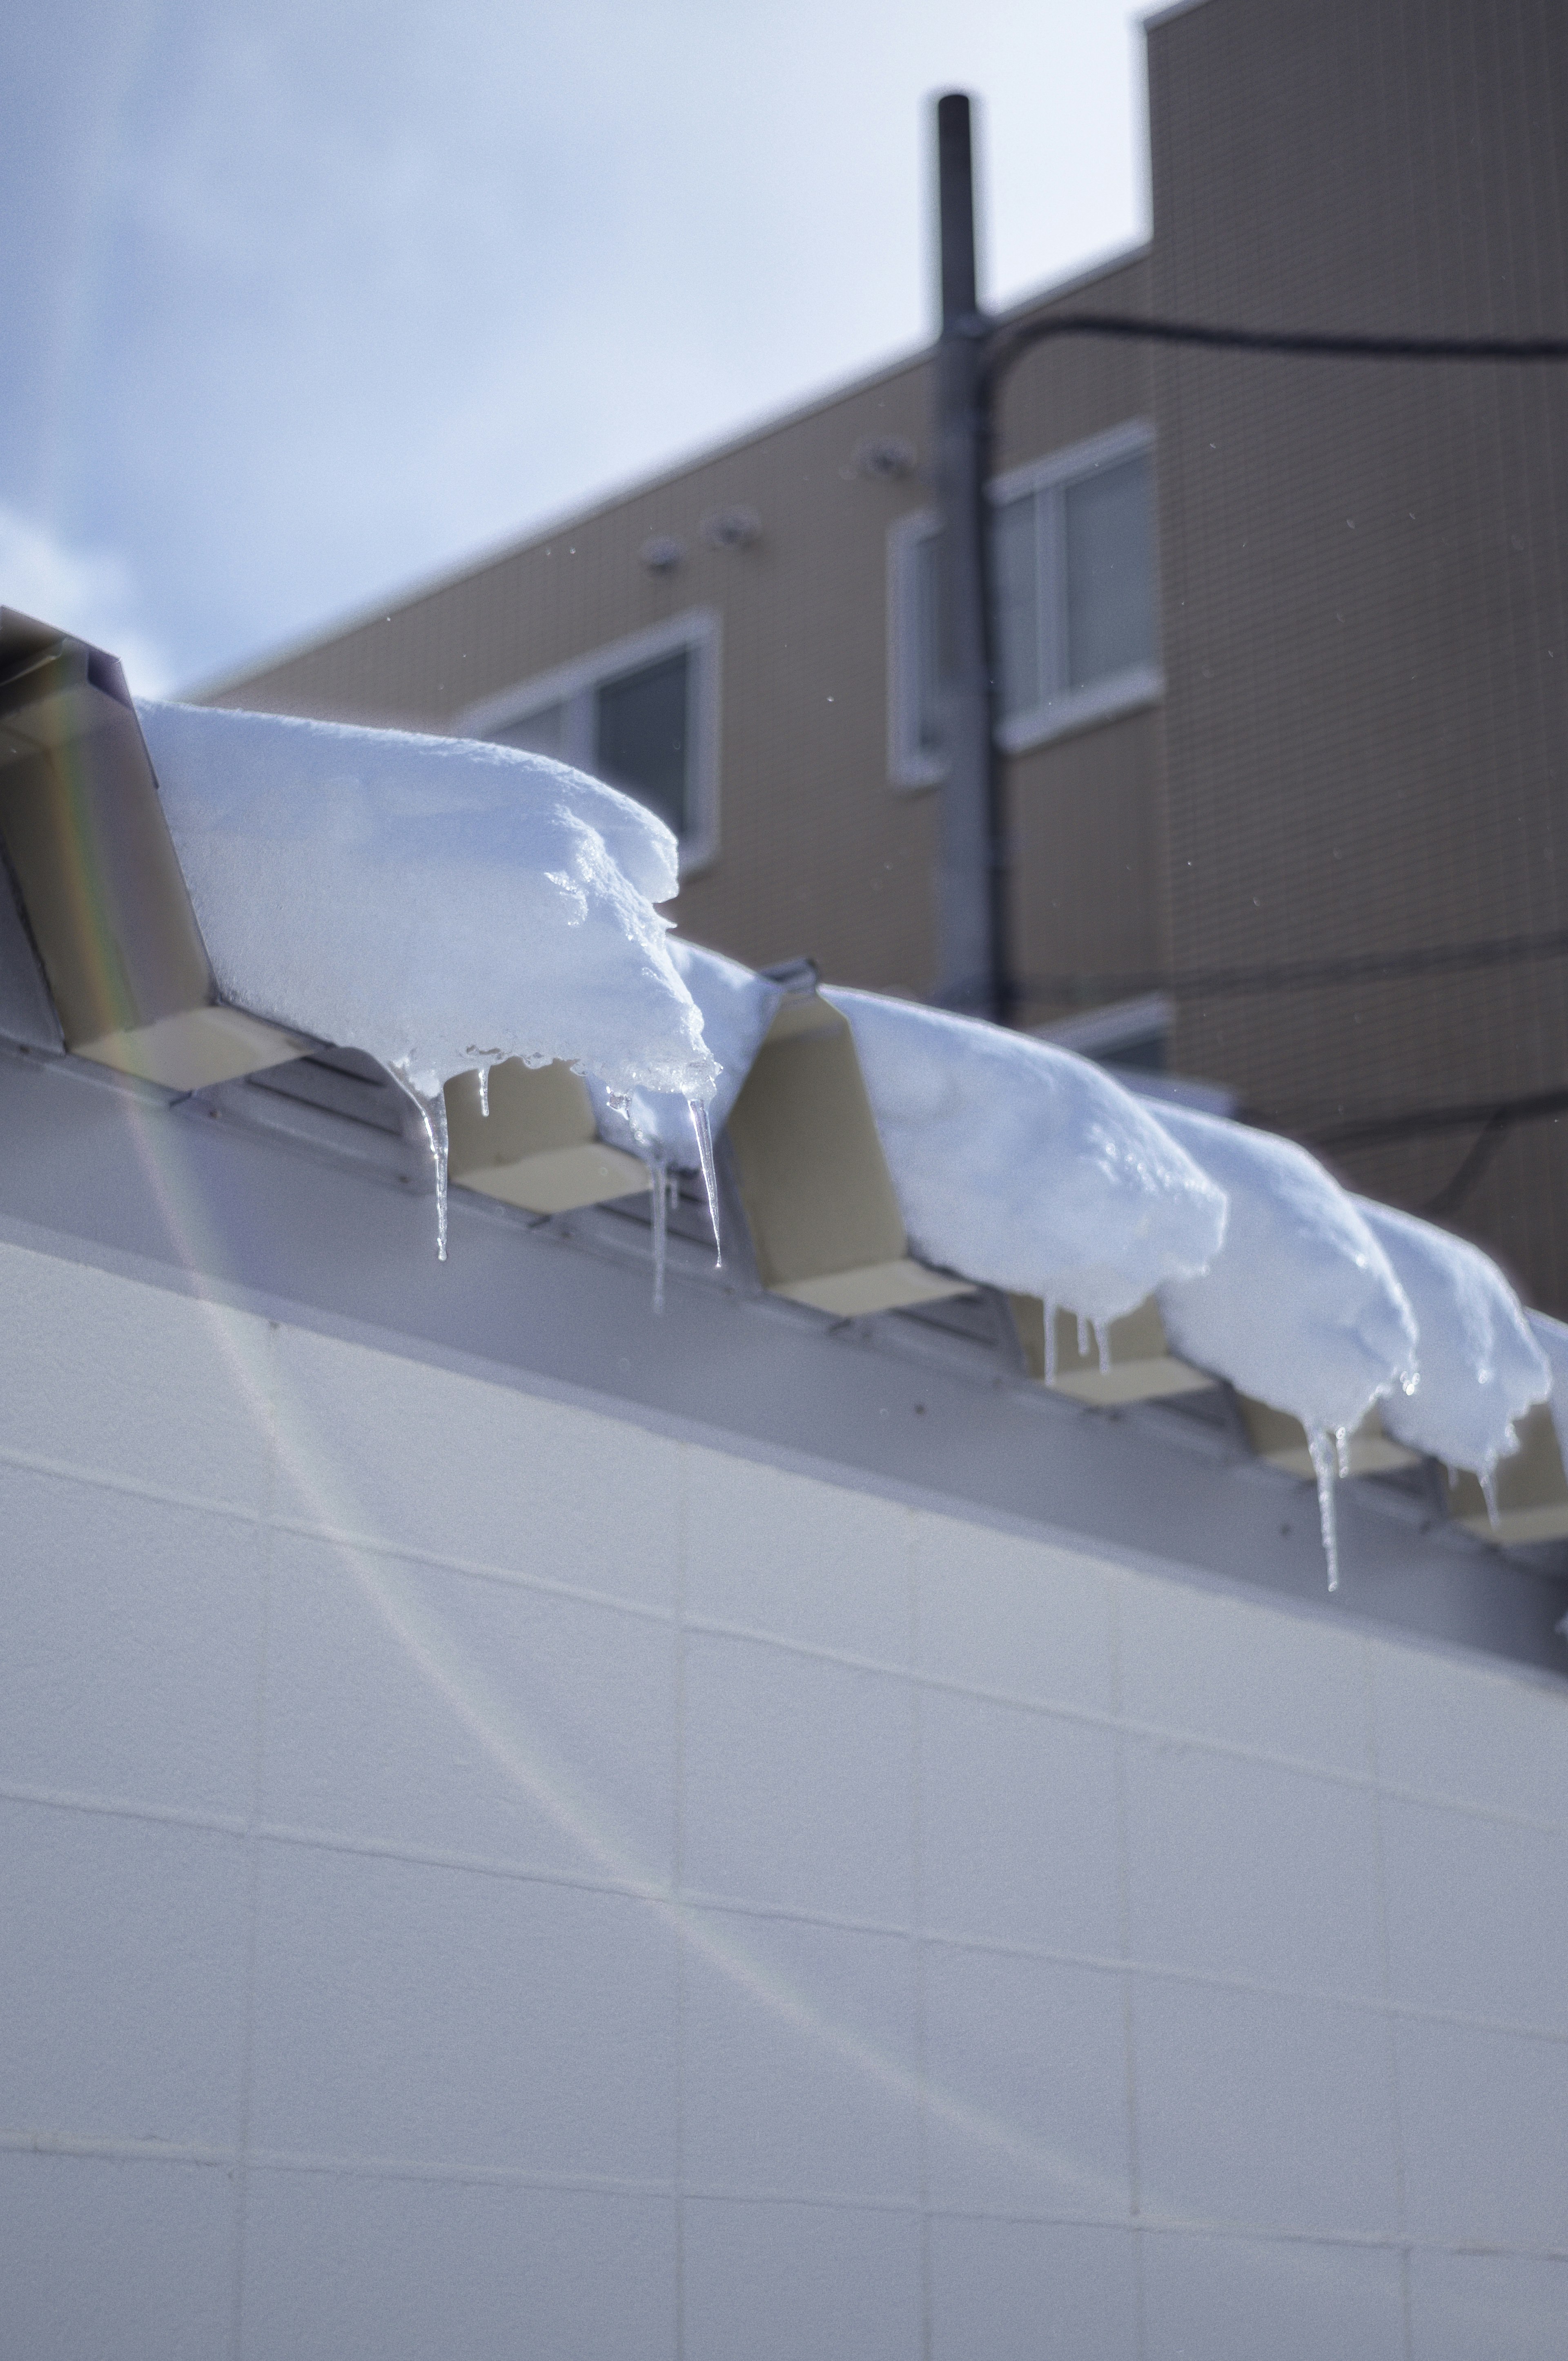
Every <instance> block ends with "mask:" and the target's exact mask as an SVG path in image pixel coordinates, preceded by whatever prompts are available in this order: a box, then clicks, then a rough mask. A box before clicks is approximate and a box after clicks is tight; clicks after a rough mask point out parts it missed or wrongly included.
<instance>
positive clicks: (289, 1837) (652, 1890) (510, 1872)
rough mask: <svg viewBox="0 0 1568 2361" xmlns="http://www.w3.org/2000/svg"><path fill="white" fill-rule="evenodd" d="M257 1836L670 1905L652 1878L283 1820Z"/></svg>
mask: <svg viewBox="0 0 1568 2361" xmlns="http://www.w3.org/2000/svg"><path fill="white" fill-rule="evenodd" d="M257 1834H258V1836H259V1837H261V1838H263V1839H265V1840H266V1841H267V1842H268V1843H269V1844H281V1845H297V1846H299V1847H300V1848H301V1849H302V1850H307V1851H311V1852H341V1853H353V1854H356V1855H359V1856H361V1857H363V1858H364V1859H366V1860H368V1861H402V1862H405V1863H407V1865H408V1866H409V1867H410V1868H412V1869H450V1870H457V1871H461V1872H465V1873H466V1874H467V1875H469V1876H473V1877H500V1878H507V1879H510V1881H511V1882H512V1883H516V1884H521V1885H559V1886H565V1887H567V1888H568V1889H569V1890H570V1891H572V1892H573V1893H577V1894H623V1895H625V1896H627V1897H628V1898H629V1899H630V1900H631V1901H635V1902H662V1903H664V1904H668V1903H670V1902H671V1901H672V1899H673V1898H674V1897H673V1893H672V1889H671V1888H670V1887H669V1886H668V1885H663V1884H660V1883H658V1882H657V1881H656V1880H654V1879H641V1878H630V1877H627V1878H618V1877H603V1876H596V1875H591V1874H589V1873H587V1872H576V1871H573V1870H569V1869H553V1868H550V1867H548V1866H546V1865H545V1864H544V1863H543V1862H539V1861H508V1860H507V1859H505V1858H504V1857H503V1856H500V1855H494V1854H489V1853H466V1852H451V1851H448V1850H446V1849H445V1848H444V1846H441V1845H420V1844H408V1843H405V1842H403V1841H402V1840H401V1839H399V1838H393V1837H386V1838H382V1837H363V1836H355V1835H352V1834H345V1833H344V1832H342V1831H340V1830H337V1829H334V1828H299V1827H295V1826H292V1825H291V1823H289V1822H288V1821H284V1820H263V1821H261V1822H259V1823H258V1828H257Z"/></svg>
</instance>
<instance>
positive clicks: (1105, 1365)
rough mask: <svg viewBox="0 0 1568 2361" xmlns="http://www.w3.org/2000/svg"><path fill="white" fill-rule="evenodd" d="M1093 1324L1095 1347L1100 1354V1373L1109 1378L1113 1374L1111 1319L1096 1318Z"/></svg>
mask: <svg viewBox="0 0 1568 2361" xmlns="http://www.w3.org/2000/svg"><path fill="white" fill-rule="evenodd" d="M1092 1325H1093V1329H1094V1343H1095V1348H1096V1350H1097V1351H1098V1353H1099V1355H1100V1374H1101V1376H1102V1378H1108V1377H1109V1376H1110V1374H1111V1323H1110V1322H1109V1320H1096V1321H1095V1322H1094V1323H1092Z"/></svg>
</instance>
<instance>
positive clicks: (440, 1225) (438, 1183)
mask: <svg viewBox="0 0 1568 2361" xmlns="http://www.w3.org/2000/svg"><path fill="white" fill-rule="evenodd" d="M392 1077H393V1080H394V1081H395V1082H397V1083H398V1084H399V1086H400V1088H401V1089H402V1090H403V1091H404V1092H405V1093H407V1095H408V1096H409V1097H410V1098H411V1099H412V1101H413V1103H414V1104H415V1106H416V1107H418V1109H419V1118H420V1121H421V1123H422V1124H423V1126H424V1136H425V1137H426V1139H427V1140H429V1142H430V1153H431V1160H432V1161H433V1164H434V1166H435V1259H436V1261H437V1262H444V1261H445V1260H446V1093H445V1092H444V1091H443V1090H441V1089H440V1088H439V1087H438V1088H437V1090H436V1092H435V1094H434V1096H433V1097H432V1098H427V1097H426V1096H425V1094H424V1093H423V1092H422V1091H421V1090H416V1088H415V1087H414V1083H413V1080H412V1078H411V1075H410V1072H409V1070H408V1068H407V1066H406V1065H404V1064H403V1063H402V1062H401V1061H400V1062H399V1063H398V1064H397V1065H395V1066H394V1067H393V1068H392Z"/></svg>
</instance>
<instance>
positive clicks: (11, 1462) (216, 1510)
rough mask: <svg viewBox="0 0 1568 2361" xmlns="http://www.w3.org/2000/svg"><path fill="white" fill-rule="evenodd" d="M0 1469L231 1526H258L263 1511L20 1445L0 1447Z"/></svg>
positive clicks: (264, 1515) (262, 1519) (233, 1501)
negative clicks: (227, 1522) (196, 1514)
mask: <svg viewBox="0 0 1568 2361" xmlns="http://www.w3.org/2000/svg"><path fill="white" fill-rule="evenodd" d="M0 1466H5V1467H16V1468H20V1469H21V1470H22V1471H23V1472H24V1473H26V1474H27V1475H31V1476H48V1477H52V1478H53V1479H54V1480H55V1481H56V1482H58V1483H65V1484H85V1485H87V1486H90V1487H91V1488H92V1489H93V1490H94V1491H99V1492H118V1493H123V1494H125V1495H126V1497H127V1498H128V1499H136V1500H155V1501H157V1502H158V1503H159V1506H160V1507H162V1508H167V1509H192V1510H197V1511H198V1512H199V1513H200V1514H202V1515H204V1516H210V1517H226V1518H228V1519H229V1520H230V1521H231V1522H234V1523H236V1524H244V1525H260V1524H262V1523H264V1522H265V1521H266V1511H265V1510H263V1509H262V1508H260V1507H257V1508H254V1509H247V1507H246V1506H245V1504H244V1502H243V1501H240V1500H226V1499H221V1498H220V1497H219V1496H218V1495H216V1494H215V1493H214V1494H209V1493H202V1492H185V1491H181V1490H180V1489H179V1488H177V1487H176V1486H174V1485H172V1484H155V1483H152V1482H149V1481H148V1479H147V1478H146V1477H139V1476H126V1475H121V1474H119V1473H118V1472H117V1471H116V1470H115V1469H114V1468H111V1467H89V1466H84V1465H83V1464H82V1463H81V1462H79V1461H77V1460H74V1459H57V1458H55V1457H53V1456H52V1455H50V1454H49V1453H48V1452H42V1451H26V1450H23V1449H22V1448H21V1446H20V1445H19V1444H0Z"/></svg>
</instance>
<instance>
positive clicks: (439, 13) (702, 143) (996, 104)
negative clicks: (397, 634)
mask: <svg viewBox="0 0 1568 2361" xmlns="http://www.w3.org/2000/svg"><path fill="white" fill-rule="evenodd" d="M946 87H964V88H968V89H970V90H972V91H974V92H975V93H976V94H977V95H978V96H979V97H980V98H981V101H982V103H983V106H984V117H983V128H982V143H983V144H982V169H983V172H984V179H985V208H984V247H985V264H984V269H985V279H986V283H987V289H988V292H989V294H990V296H991V297H992V300H997V301H1001V300H1005V299H1006V298H1007V297H1009V296H1011V295H1015V294H1018V293H1020V292H1022V291H1025V289H1027V288H1030V287H1033V286H1036V285H1038V284H1040V283H1042V282H1043V281H1045V280H1049V279H1052V278H1055V277H1058V276H1059V275H1060V274H1061V273H1063V272H1065V271H1068V270H1070V269H1073V268H1074V267H1076V266H1077V265H1078V264H1080V262H1082V261H1084V260H1085V259H1087V258H1090V257H1091V256H1093V255H1095V254H1098V253H1101V252H1103V251H1105V250H1106V249H1107V248H1110V247H1114V246H1117V245H1119V244H1122V243H1124V242H1125V241H1126V240H1127V239H1129V238H1132V237H1135V236H1138V235H1140V234H1141V232H1142V229H1143V226H1144V215H1145V204H1146V198H1145V182H1144V166H1143V156H1142V147H1143V90H1142V44H1141V37H1140V36H1139V35H1138V33H1137V31H1136V25H1135V15H1134V13H1133V12H1132V11H1130V10H1129V9H1127V8H1126V7H1124V6H1123V5H1112V4H1111V0H1006V5H1000V0H963V5H958V0H946V5H931V0H790V4H789V5H777V0H569V5H567V0H521V5H516V4H515V0H514V5H511V6H510V7H499V6H497V5H486V4H485V0H443V5H440V6H439V7H437V6H433V5H414V6H410V5H401V6H399V5H378V6H375V7H372V6H369V5H363V0H324V5H323V0H314V5H306V0H233V4H232V5H231V0H203V5H193V0H115V5H108V0H55V5H53V6H51V7H50V8H48V9H43V8H37V9H31V10H27V11H26V12H23V13H22V14H21V15H20V16H18V17H17V19H16V22H15V23H14V24H13V25H12V27H11V28H10V35H9V41H8V57H7V72H6V75H5V78H4V87H3V89H0V180H3V183H4V190H5V218H6V221H7V225H8V236H7V237H6V240H5V247H4V252H3V254H0V283H3V289H4V307H5V308H4V319H5V335H4V336H3V337H0V601H4V602H5V603H6V604H10V605H16V606H20V607H22V608H24V609H29V610H30V611H33V612H36V613H42V614H45V615H47V616H48V618H49V620H54V621H59V622H61V623H63V624H67V625H70V626H71V627H73V628H75V629H77V630H80V631H86V632H89V633H91V634H93V636H95V637H97V638H99V639H100V640H102V641H103V642H104V643H105V644H107V645H109V646H111V647H115V648H116V649H118V650H119V652H120V653H122V654H123V655H124V656H125V657H126V664H127V668H128V669H129V671H130V673H131V675H132V680H133V685H136V686H141V687H145V688H148V689H153V690H157V689H167V688H169V687H170V686H179V685H180V684H181V683H183V682H188V681H191V680H192V679H194V678H196V677H198V676H200V675H203V674H204V673H209V672H212V671H214V670H216V669H219V668H221V667H224V666H226V665H229V664H235V663H237V662H239V661H241V660H243V659H245V658H246V657H247V656H250V655H252V654H254V653H258V652H260V651H263V650H265V649H266V648H268V647H269V646H271V645H274V644H276V643H278V642H280V641H286V640H289V639H291V638H293V637H295V636H297V635H299V634H301V633H303V632H307V631H312V630H313V629H315V628H317V627H319V626H321V625H323V624H325V623H327V622H329V621H330V620H332V619H333V618H334V616H336V615H338V614H340V613H342V612H343V611H345V609H352V608H355V607H358V606H360V605H362V604H363V603H365V602H366V601H367V600H369V599H373V598H378V597H379V596H380V595H382V593H383V592H392V591H395V590H396V589H398V588H400V587H401V586H403V585H405V584H407V583H409V582H410V581H411V580H414V579H417V578H418V577H421V576H422V575H423V574H427V573H429V572H431V571H433V570H434V569H437V568H439V567H442V566H447V565H450V564H452V563H455V562H456V561H458V560H460V559H461V558H463V557H464V556H465V555H466V554H467V553H469V552H470V551H474V550H477V549H480V548H483V547H486V546H488V545H490V544H494V543H496V542H498V541H499V540H503V539H505V538H508V537H510V536H511V535H513V534H516V533H521V532H524V531H526V530H527V529H528V528H529V527H530V526H531V525H532V523H534V522H537V521H539V520H540V519H542V518H543V517H546V516H548V515H551V514H553V513H555V512H557V511H560V510H562V509H564V508H566V507H569V506H572V505H575V504H576V503H577V502H579V501H583V500H588V499H591V498H593V497H594V496H595V495H597V494H598V493H600V492H602V491H604V490H606V489H609V488H610V487H611V486H613V485H615V484H617V483H620V482H624V481H626V480H628V479H630V478H634V477H636V476H638V475H640V474H641V473H643V472H644V471H647V470H650V469H652V468H653V467H657V466H659V465H660V464H662V463H663V462H666V461H668V460H670V459H671V458H674V457H676V456H680V455H681V454H683V453H685V452H687V451H690V450H693V449H696V448H697V447H700V446H701V445H703V444H704V443H706V442H708V441H711V440H714V439H717V438H718V437H719V436H721V435H723V434H728V433H730V432H732V431H734V430H735V429H736V428H737V427H739V426H741V425H744V424H745V423H748V422H750V421H751V420H753V419H756V418H759V417H762V416H764V415H766V414H767V413H768V412H771V411H773V410H776V409H779V408H782V407H785V406H787V405H788V404H789V403H791V402H792V401H796V400H798V399H800V398H801V397H803V396H805V395H807V394H809V393H811V392H813V391H815V390H817V389H819V388H822V387H824V386H826V385H828V384H830V383H832V382H833V381H834V380H835V379H841V378H843V377H846V376H849V375H850V374H852V373H854V372H855V371H856V370H858V369H860V368H864V367H867V366H870V365H872V364H874V363H876V362H877V361H879V360H881V359H883V358H884V357H887V356H888V355H889V354H890V353H893V352H895V351H897V350H899V349H901V348H903V347H905V346H908V345H910V344H913V343H915V342H916V341H917V340H918V339H919V338H921V337H922V336H924V335H926V334H927V333H928V330H929V326H930V278H931V272H930V266H929V257H928V244H927V240H928V199H929V190H928V181H929V157H928V137H929V135H928V126H927V100H928V96H929V93H931V92H932V91H934V90H936V89H938V88H946Z"/></svg>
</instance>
